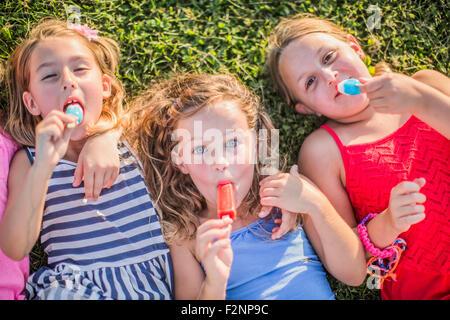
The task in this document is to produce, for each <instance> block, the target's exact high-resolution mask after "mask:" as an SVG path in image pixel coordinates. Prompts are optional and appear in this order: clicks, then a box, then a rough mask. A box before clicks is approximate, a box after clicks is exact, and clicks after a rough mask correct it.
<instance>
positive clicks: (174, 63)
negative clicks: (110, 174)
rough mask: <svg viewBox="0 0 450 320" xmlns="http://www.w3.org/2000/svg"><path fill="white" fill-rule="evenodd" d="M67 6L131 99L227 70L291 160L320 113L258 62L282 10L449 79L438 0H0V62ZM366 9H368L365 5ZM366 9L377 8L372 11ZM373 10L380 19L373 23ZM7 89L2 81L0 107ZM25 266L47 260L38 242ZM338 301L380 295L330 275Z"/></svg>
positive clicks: (409, 68)
mask: <svg viewBox="0 0 450 320" xmlns="http://www.w3.org/2000/svg"><path fill="white" fill-rule="evenodd" d="M70 5H77V6H78V7H79V8H80V13H81V23H82V24H84V23H87V24H88V25H89V26H94V27H95V28H96V29H98V30H99V31H100V32H101V35H105V36H108V37H111V38H113V39H115V40H117V41H118V42H119V43H120V46H121V50H122V60H121V65H120V68H119V77H120V78H121V79H122V80H123V83H124V85H125V87H126V90H127V93H128V94H129V99H130V98H131V97H132V96H133V95H137V94H139V93H140V92H142V90H144V89H145V87H146V85H147V84H149V83H151V81H152V80H154V79H155V78H157V77H168V76H169V75H170V74H171V73H172V72H178V71H189V72H220V71H222V72H232V73H236V74H237V75H238V76H239V77H240V79H241V80H242V81H243V82H244V83H245V84H247V85H248V86H249V87H251V88H252V89H253V90H254V91H255V92H256V93H257V94H258V95H260V97H261V98H262V101H263V103H264V104H265V106H266V108H267V110H268V111H269V113H270V115H271V116H272V118H273V120H274V123H275V125H276V127H277V128H279V129H280V153H281V154H284V155H286V157H287V162H288V165H289V166H290V165H291V164H293V163H295V161H296V157H297V152H298V150H299V148H300V146H301V144H302V142H303V140H304V138H305V137H306V136H307V135H308V134H309V133H311V132H312V131H313V130H314V129H316V128H317V127H318V126H319V125H320V124H321V123H322V122H323V121H324V119H320V118H317V117H315V116H302V115H299V114H296V113H295V112H294V111H293V110H291V109H289V108H288V107H287V106H286V105H285V104H284V103H283V101H282V100H281V99H280V98H279V97H278V96H277V95H276V93H275V91H274V89H273V86H272V85H271V82H270V79H269V76H268V72H267V68H266V66H265V59H266V53H267V43H268V38H269V36H270V32H271V30H273V28H274V27H275V26H276V24H277V23H278V22H279V21H280V19H281V18H282V17H287V16H290V15H293V14H296V13H299V12H310V13H314V14H316V15H318V16H319V17H326V18H329V19H331V20H333V21H335V22H336V23H338V24H339V25H341V26H342V27H343V28H346V29H347V30H349V31H350V33H352V34H353V35H354V36H355V37H356V38H357V39H358V40H359V41H360V44H361V45H362V47H363V49H364V50H365V52H366V53H367V54H368V56H369V57H370V58H369V59H367V60H366V63H367V65H368V66H369V67H371V66H372V67H373V66H374V65H375V63H376V62H378V61H381V60H384V61H386V62H388V63H390V64H391V66H392V67H393V69H394V70H395V71H398V72H402V73H405V74H409V75H411V74H413V73H414V72H416V71H418V70H421V69H425V68H430V69H434V70H437V71H440V72H442V73H444V74H446V75H447V76H448V75H449V71H450V60H449V52H448V48H449V37H448V29H449V21H450V17H449V12H450V10H449V3H448V1H446V0H439V1H432V0H428V1H413V0H409V1H376V0H371V1H269V0H266V1H262V0H261V1H252V0H249V1H245V0H234V1H231V0H228V1H225V0H223V1H221V0H220V1H219V0H201V1H193V0H192V1H170V0H166V1H141V0H133V1H123V0H116V1H64V2H63V1H9V0H6V1H5V0H4V1H2V3H1V4H0V60H1V61H2V62H4V61H5V60H6V59H8V57H9V55H10V53H11V52H12V50H13V48H14V47H15V46H16V45H17V43H18V42H19V41H20V38H22V37H26V35H27V32H28V31H29V30H30V26H31V25H32V24H34V23H35V22H36V21H38V20H39V19H41V18H43V17H47V16H53V17H57V18H60V19H63V20H67V17H68V14H67V12H66V9H67V8H68V7H69V6H70ZM371 6H372V7H371ZM373 6H376V10H378V11H376V10H374V9H373V8H374V7H373ZM377 12H378V13H379V17H380V19H379V21H377V20H375V22H379V23H378V24H376V28H374V29H372V30H370V29H369V28H368V26H367V24H369V25H371V22H373V21H374V20H373V19H374V18H376V15H377ZM5 103H6V89H5V87H4V86H2V87H0V106H4V105H5ZM31 262H32V266H31V269H32V270H31V271H34V270H36V268H37V267H38V266H40V265H41V264H43V263H45V259H42V253H41V251H40V250H39V247H38V246H36V247H35V249H34V250H33V252H32V254H31ZM329 279H330V282H331V284H332V288H333V290H334V291H335V293H336V297H337V298H338V299H368V300H372V299H379V292H378V291H377V290H369V289H367V288H366V286H365V284H363V285H362V286H361V287H360V288H352V287H348V286H345V285H343V284H341V283H339V282H338V281H337V280H335V279H333V278H332V277H331V276H330V277H329Z"/></svg>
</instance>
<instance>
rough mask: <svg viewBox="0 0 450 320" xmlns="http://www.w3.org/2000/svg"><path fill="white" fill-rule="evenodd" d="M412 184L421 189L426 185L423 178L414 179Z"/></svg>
mask: <svg viewBox="0 0 450 320" xmlns="http://www.w3.org/2000/svg"><path fill="white" fill-rule="evenodd" d="M413 182H414V183H417V184H418V185H419V187H420V188H423V186H424V185H425V183H426V180H425V178H416V179H414V181H413Z"/></svg>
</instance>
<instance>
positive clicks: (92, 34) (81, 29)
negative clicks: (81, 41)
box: [68, 24, 98, 41]
mask: <svg viewBox="0 0 450 320" xmlns="http://www.w3.org/2000/svg"><path fill="white" fill-rule="evenodd" d="M68 28H69V29H71V30H74V31H76V32H78V33H79V34H81V35H83V36H85V37H86V38H88V40H89V41H91V40H97V39H98V35H97V34H98V30H95V29H94V28H89V27H88V25H87V24H85V25H84V26H82V25H81V24H72V25H71V26H69V27H68Z"/></svg>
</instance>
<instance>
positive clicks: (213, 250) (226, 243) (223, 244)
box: [202, 238, 231, 261]
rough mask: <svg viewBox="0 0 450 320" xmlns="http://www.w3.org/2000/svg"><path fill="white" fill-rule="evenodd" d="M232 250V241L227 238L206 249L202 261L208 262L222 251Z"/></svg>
mask: <svg viewBox="0 0 450 320" xmlns="http://www.w3.org/2000/svg"><path fill="white" fill-rule="evenodd" d="M228 248H231V239H230V238H225V239H220V240H217V241H216V242H214V243H212V244H211V245H209V246H208V248H206V250H205V253H204V255H203V259H202V261H208V260H210V259H212V258H214V257H215V256H217V254H218V253H219V251H220V250H223V249H228Z"/></svg>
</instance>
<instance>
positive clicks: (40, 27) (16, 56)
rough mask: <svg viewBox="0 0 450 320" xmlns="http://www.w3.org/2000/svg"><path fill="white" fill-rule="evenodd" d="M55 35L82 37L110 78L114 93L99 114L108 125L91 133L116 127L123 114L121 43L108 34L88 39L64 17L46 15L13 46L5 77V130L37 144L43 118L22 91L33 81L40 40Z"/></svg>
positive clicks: (89, 129)
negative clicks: (118, 71) (30, 107)
mask: <svg viewBox="0 0 450 320" xmlns="http://www.w3.org/2000/svg"><path fill="white" fill-rule="evenodd" d="M55 37H75V38H76V39H79V40H80V41H81V42H82V43H83V44H85V45H86V47H87V48H89V49H90V51H91V52H92V55H93V57H94V58H95V60H96V62H97V65H98V66H99V68H100V70H101V72H102V73H103V74H106V75H108V76H109V77H110V78H111V96H110V97H109V98H108V99H107V100H105V101H104V102H103V107H102V113H101V115H100V119H101V120H102V123H103V124H104V123H107V125H102V126H100V125H96V126H94V127H91V128H88V135H93V134H100V133H103V132H106V131H108V130H110V129H113V128H117V127H118V126H119V125H120V120H121V117H122V115H123V106H122V102H123V98H124V89H123V86H122V83H121V82H120V81H119V80H118V79H117V78H116V76H115V71H116V69H117V66H118V62H119V56H120V50H119V46H118V44H117V43H116V42H115V41H114V40H112V39H109V38H105V37H98V39H97V40H93V39H92V40H90V41H89V40H88V39H87V38H86V37H85V36H83V35H81V34H79V33H78V32H76V31H74V30H72V29H69V28H68V27H67V24H66V23H65V22H63V21H59V20H55V19H44V20H43V21H41V22H40V23H38V24H37V26H35V27H34V28H33V29H32V30H31V33H30V35H29V37H28V38H27V39H25V40H24V41H23V42H22V43H21V44H20V45H19V46H18V47H17V48H16V49H15V50H14V52H13V53H12V54H11V56H10V58H9V59H8V61H7V64H6V75H5V77H6V79H5V80H6V83H7V86H8V94H9V105H8V106H7V107H6V113H7V114H6V117H7V119H6V123H5V125H4V130H5V131H6V132H7V133H9V134H10V135H11V136H12V137H13V138H14V140H16V141H17V142H18V143H21V144H23V145H27V146H33V145H34V143H35V127H36V125H37V124H38V123H39V121H41V120H42V117H41V116H33V115H32V114H31V113H29V112H28V110H27V109H26V107H25V104H24V103H23V100H22V95H23V93H24V92H25V91H27V90H28V86H29V81H30V68H29V67H30V58H31V55H32V53H33V51H34V49H35V48H36V45H37V44H38V43H39V41H41V40H44V39H48V38H55ZM98 123H100V121H99V122H98Z"/></svg>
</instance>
